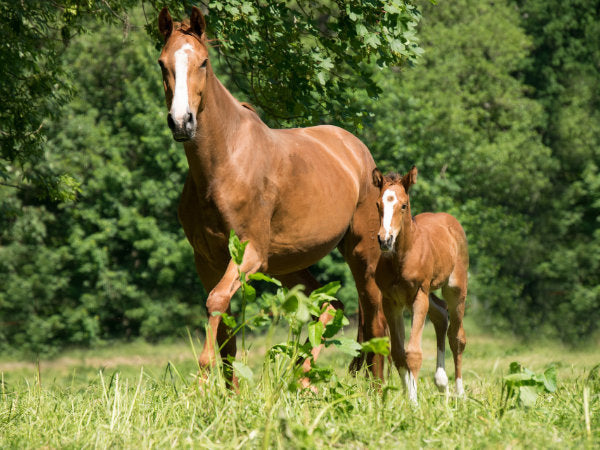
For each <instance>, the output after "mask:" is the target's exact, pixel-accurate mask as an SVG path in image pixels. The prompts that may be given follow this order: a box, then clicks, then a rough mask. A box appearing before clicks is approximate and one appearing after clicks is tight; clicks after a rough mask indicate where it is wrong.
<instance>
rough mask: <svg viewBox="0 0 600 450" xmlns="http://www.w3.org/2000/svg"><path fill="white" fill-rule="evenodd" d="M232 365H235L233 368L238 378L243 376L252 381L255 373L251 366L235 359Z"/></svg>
mask: <svg viewBox="0 0 600 450" xmlns="http://www.w3.org/2000/svg"><path fill="white" fill-rule="evenodd" d="M231 365H232V366H233V370H234V371H235V374H236V375H237V377H238V378H242V379H244V380H246V381H248V382H250V381H252V377H253V376H254V374H253V373H252V369H250V367H248V366H247V365H246V364H244V363H242V362H240V361H234V362H233V363H232V364H231Z"/></svg>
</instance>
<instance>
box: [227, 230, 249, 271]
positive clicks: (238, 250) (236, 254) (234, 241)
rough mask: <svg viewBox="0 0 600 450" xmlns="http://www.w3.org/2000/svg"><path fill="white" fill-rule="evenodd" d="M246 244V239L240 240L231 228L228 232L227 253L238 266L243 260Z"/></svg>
mask: <svg viewBox="0 0 600 450" xmlns="http://www.w3.org/2000/svg"><path fill="white" fill-rule="evenodd" d="M247 245H248V241H245V242H241V241H240V239H239V238H238V237H237V235H236V234H235V231H233V230H231V231H230V232H229V254H230V255H231V259H233V262H234V263H236V264H237V265H238V266H239V265H240V264H242V261H243V260H244V252H245V251H246V246H247Z"/></svg>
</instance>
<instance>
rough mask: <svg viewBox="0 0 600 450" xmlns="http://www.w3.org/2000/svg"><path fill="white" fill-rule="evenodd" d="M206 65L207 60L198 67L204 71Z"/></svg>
mask: <svg viewBox="0 0 600 450" xmlns="http://www.w3.org/2000/svg"><path fill="white" fill-rule="evenodd" d="M207 64H208V59H205V60H204V62H203V63H202V64H201V65H200V68H201V69H206V65H207Z"/></svg>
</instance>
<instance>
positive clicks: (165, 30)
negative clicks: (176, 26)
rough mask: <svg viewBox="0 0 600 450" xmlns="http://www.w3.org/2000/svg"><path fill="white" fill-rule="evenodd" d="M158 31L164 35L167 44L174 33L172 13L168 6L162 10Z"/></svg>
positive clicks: (159, 16)
mask: <svg viewBox="0 0 600 450" xmlns="http://www.w3.org/2000/svg"><path fill="white" fill-rule="evenodd" d="M158 31H160V34H162V36H163V39H164V40H165V42H166V41H167V39H169V36H171V33H172V32H173V19H172V18H171V13H169V8H167V7H166V6H165V7H164V8H163V9H161V10H160V14H159V15H158Z"/></svg>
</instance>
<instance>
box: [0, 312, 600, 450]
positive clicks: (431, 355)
mask: <svg viewBox="0 0 600 450" xmlns="http://www.w3.org/2000/svg"><path fill="white" fill-rule="evenodd" d="M466 331H467V333H468V334H467V338H468V344H467V350H466V353H465V357H464V378H465V385H466V397H465V398H455V397H454V396H452V392H453V389H452V388H453V385H452V383H453V375H452V374H453V368H452V360H451V355H450V352H449V351H448V352H447V355H446V356H447V361H446V363H447V371H448V374H449V376H450V379H451V390H450V396H445V395H443V394H440V393H438V392H437V390H436V388H435V385H434V383H433V373H434V369H435V341H434V335H433V327H432V326H431V325H430V324H428V325H427V326H426V329H425V335H424V338H423V350H424V361H423V369H422V370H421V374H420V378H419V384H418V389H419V392H418V397H419V404H418V406H416V407H415V406H412V405H411V404H410V403H409V402H408V400H407V399H406V397H405V394H404V392H403V388H402V384H401V381H400V378H399V376H398V374H397V372H396V371H395V369H394V370H393V371H392V373H391V376H390V377H389V378H388V380H387V381H386V383H385V384H384V385H383V387H381V386H379V385H377V384H375V383H373V382H372V381H370V380H368V379H367V378H366V377H365V376H364V374H362V373H361V374H360V375H359V376H358V377H356V378H354V377H352V376H351V375H349V374H348V371H347V366H348V363H349V361H350V357H348V356H346V355H343V354H341V353H339V352H337V351H336V350H332V349H326V350H325V351H324V353H323V356H322V358H320V360H319V365H321V366H329V367H332V368H334V375H333V376H332V377H330V378H329V380H327V381H325V382H322V383H317V384H316V385H315V387H316V392H313V391H311V390H305V391H301V390H298V389H295V388H294V389H288V387H287V380H283V379H278V378H277V377H276V376H274V374H276V373H277V370H278V369H277V366H278V364H280V361H278V360H277V359H274V360H272V359H270V358H266V357H265V353H266V348H268V347H270V346H271V345H273V344H276V343H277V342H278V340H285V333H284V330H277V331H276V332H275V334H274V335H273V336H272V337H271V338H269V337H268V335H251V336H248V337H247V346H248V348H249V351H248V356H247V358H248V359H247V363H248V366H249V367H251V369H252V372H253V376H252V378H251V379H250V380H245V379H244V380H242V381H241V384H240V391H239V393H237V394H236V393H233V392H232V391H230V390H229V389H227V388H226V387H225V384H224V381H223V377H222V376H221V373H220V371H218V370H215V371H213V373H211V374H210V376H209V378H208V381H207V382H206V383H204V384H203V385H202V387H199V384H198V378H197V364H196V362H195V357H194V353H195V351H196V349H197V348H198V347H199V343H198V341H197V340H196V339H192V341H181V342H175V343H165V344H159V345H150V344H147V343H142V342H134V343H126V344H123V343H121V344H115V345H105V346H104V347H103V348H100V349H97V350H71V351H68V352H65V353H63V354H61V355H60V356H59V357H57V358H55V359H52V360H44V359H41V360H40V361H39V364H38V363H37V362H22V361H16V360H9V359H2V360H0V372H1V375H2V380H1V394H2V396H1V400H0V447H2V448H115V447H116V448H166V447H185V448H188V447H189V448H204V447H206V448H314V447H318V448H377V447H382V448H394V447H404V448H423V447H427V448H459V447H460V448H462V447H475V448H481V447H483V448H490V447H491V448H558V447H560V448H593V447H594V448H597V446H598V445H599V444H600V418H599V415H600V379H599V377H598V376H599V373H598V369H597V368H596V369H594V366H595V365H596V364H598V363H599V362H600V350H599V349H598V347H597V346H592V347H588V348H579V349H571V348H567V347H564V346H562V345H560V344H558V343H556V342H554V343H552V342H550V343H549V342H525V341H523V340H521V339H516V338H513V337H509V336H496V335H490V334H486V333H485V332H483V331H481V330H478V329H477V326H476V324H474V323H472V322H471V321H470V320H467V322H466ZM353 333H354V328H353V327H352V326H350V327H346V330H345V334H346V336H349V335H350V334H353ZM240 353H241V352H240V351H238V356H239V354H240ZM513 361H518V362H519V363H521V364H522V365H523V366H525V367H527V368H529V369H531V370H532V371H534V372H536V373H542V372H543V371H544V370H545V369H546V368H547V367H549V366H550V365H554V367H556V371H557V389H556V391H555V392H553V393H544V394H541V395H539V396H538V398H537V400H536V402H535V405H534V406H533V407H525V406H523V405H522V404H521V403H520V402H519V401H517V400H516V399H515V398H514V397H513V398H511V399H509V400H506V399H505V395H504V394H505V392H503V377H504V376H505V375H506V374H507V373H508V368H509V365H510V363H511V362H513ZM584 391H586V392H585V393H584ZM584 396H585V397H586V398H585V399H584ZM586 417H587V421H586Z"/></svg>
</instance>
